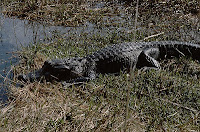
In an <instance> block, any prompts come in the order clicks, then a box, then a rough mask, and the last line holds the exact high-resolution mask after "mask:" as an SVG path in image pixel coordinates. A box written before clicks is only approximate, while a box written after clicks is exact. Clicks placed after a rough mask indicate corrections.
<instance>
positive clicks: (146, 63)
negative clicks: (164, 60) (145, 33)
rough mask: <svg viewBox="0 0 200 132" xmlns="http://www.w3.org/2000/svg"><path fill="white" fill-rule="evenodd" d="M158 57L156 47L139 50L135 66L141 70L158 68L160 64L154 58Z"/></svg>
mask: <svg viewBox="0 0 200 132" xmlns="http://www.w3.org/2000/svg"><path fill="white" fill-rule="evenodd" d="M158 57H159V49H158V48H149V49H146V50H144V51H142V52H141V54H140V55H139V57H138V62H137V65H136V68H138V69H141V70H142V71H146V70H150V69H156V70H159V69H160V64H159V62H158V61H157V60H156V59H158Z"/></svg>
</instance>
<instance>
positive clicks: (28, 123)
mask: <svg viewBox="0 0 200 132" xmlns="http://www.w3.org/2000/svg"><path fill="white" fill-rule="evenodd" d="M7 2H8V1H7ZM43 2H46V3H43V4H41V3H42V1H38V3H37V4H36V3H34V1H33V3H32V4H31V3H29V2H26V1H21V2H19V3H18V2H13V1H10V2H8V3H5V4H6V5H7V7H6V8H5V11H4V12H5V14H7V15H11V16H12V15H14V16H18V17H19V18H23V19H24V18H26V19H29V20H34V21H38V20H39V21H41V20H42V21H43V20H44V21H46V22H47V23H49V22H48V21H51V23H49V24H56V25H60V22H61V23H64V24H61V25H67V26H78V27H76V28H72V29H70V30H69V32H67V33H66V34H62V35H59V34H55V35H54V36H53V37H52V38H49V39H52V41H53V42H52V43H50V44H43V43H40V44H36V45H31V46H29V47H25V48H24V50H22V51H21V52H20V63H19V65H17V66H15V68H14V71H15V74H16V75H17V74H19V73H27V72H29V71H32V70H33V69H38V68H40V67H41V66H42V64H43V62H44V61H45V60H46V59H53V58H64V57H74V56H84V55H86V54H88V53H91V52H93V51H96V50H98V49H100V48H102V47H105V46H106V45H110V44H114V43H121V42H128V41H133V40H134V35H136V36H135V38H136V40H137V41H154V40H158V41H159V40H179V41H191V42H195V43H199V36H198V35H199V18H198V17H199V7H198V6H199V3H198V2H196V1H192V2H188V1H176V2H165V1H157V2H147V1H143V2H140V4H139V16H138V24H137V26H136V28H137V31H136V32H135V30H134V29H135V28H134V22H135V15H134V14H135V3H132V6H131V5H127V4H125V5H124V4H120V3H116V2H110V3H108V2H107V4H103V5H102V6H96V4H97V5H98V2H99V1H96V2H86V1H83V2H81V3H78V2H76V1H65V2H64V4H66V5H63V1H58V2H57V3H56V2H54V3H53V1H48V0H46V1H43ZM50 2H52V3H50ZM59 2H62V3H59ZM73 2H74V3H75V4H72V3H73ZM92 3H93V5H92ZM90 4H91V6H88V5H90ZM30 5H37V6H36V7H37V8H36V7H35V8H30V7H29V6H30ZM52 5H54V6H52ZM61 5H62V7H63V8H61ZM68 5H71V6H73V7H74V8H72V9H73V10H72V11H69V10H71V8H69V7H68ZM84 6H85V9H84V10H82V8H83V7H84ZM17 7H20V8H17ZM33 7H34V6H33ZM45 7H46V8H45ZM47 7H48V8H47ZM113 7H115V8H113ZM26 8H30V9H31V11H29V10H30V9H29V10H28V11H24V9H26ZM52 8H53V9H52ZM111 8H112V9H111ZM57 9H60V11H59V13H58V14H59V15H60V14H61V15H62V14H66V13H67V15H66V16H65V17H66V19H71V17H73V18H74V14H76V17H80V19H82V20H83V21H82V23H79V22H75V21H77V19H73V20H75V21H72V25H71V24H70V23H68V22H67V21H66V20H65V18H62V17H60V16H56V15H55V16H54V15H52V16H51V15H49V14H48V13H49V12H50V11H49V10H51V11H52V12H53V11H55V10H57ZM61 9H62V10H61ZM75 9H76V10H75ZM79 9H81V10H82V11H80V10H79ZM86 10H87V11H86ZM114 10H115V11H116V12H114ZM38 11H40V12H44V14H43V16H44V17H42V16H39V15H38V14H40V13H39V12H38ZM67 11H68V12H67ZM13 12H15V13H16V12H17V13H16V14H14V13H13ZM21 12H22V13H21ZM23 12H25V13H23ZM52 12H50V14H54V13H52ZM88 12H89V13H91V14H87V13H88ZM45 13H47V14H45ZM68 13H69V14H68ZM70 13H72V14H70ZM79 13H80V14H79ZM85 13H86V14H85ZM92 13H94V14H92ZM95 13H96V14H95ZM24 14H25V15H24ZM34 14H37V15H36V16H37V17H36V18H31V16H34ZM79 15H80V16H79ZM85 15H86V16H87V15H88V16H89V17H85ZM93 15H94V16H93ZM23 16H25V17H23ZM27 16H28V17H27ZM46 16H48V18H46ZM83 16H84V18H82V17H83ZM54 17H55V19H54ZM58 18H62V20H60V19H58ZM99 18H100V19H99ZM111 18H113V19H111ZM92 19H94V20H92ZM56 20H58V21H56ZM77 23H78V24H77ZM88 23H90V24H88ZM73 24H75V25H73ZM81 25H83V26H81ZM91 25H92V26H91ZM161 66H162V69H161V70H160V71H149V72H140V71H138V70H136V71H134V72H133V73H132V74H131V75H127V74H126V73H120V75H119V76H114V75H105V76H103V75H101V76H100V77H99V78H98V79H97V80H95V81H91V82H88V83H86V84H84V85H81V86H74V85H72V86H71V87H63V86H62V85H61V83H59V82H54V83H49V82H45V83H40V82H34V83H28V84H24V88H16V87H15V86H14V84H15V83H13V84H12V85H11V86H10V89H11V91H12V100H11V103H10V104H9V105H8V106H7V107H5V108H3V109H1V113H0V127H1V130H3V131H124V130H127V131H133V130H134V131H199V130H200V125H199V123H200V115H199V111H200V83H199V82H200V76H199V71H200V65H199V63H198V62H196V61H194V60H191V59H190V58H184V57H183V58H179V59H171V60H163V61H161ZM17 81H18V80H15V79H14V82H17Z"/></svg>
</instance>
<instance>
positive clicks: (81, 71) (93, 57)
mask: <svg viewBox="0 0 200 132" xmlns="http://www.w3.org/2000/svg"><path fill="white" fill-rule="evenodd" d="M181 56H186V57H191V58H193V59H195V60H198V61H199V60H200V45H198V44H193V43H189V42H178V41H153V42H126V43H121V44H113V45H110V46H107V47H105V48H103V49H101V50H99V51H96V52H94V53H92V54H89V55H87V56H85V57H74V58H66V59H54V60H47V61H45V62H44V65H43V66H42V68H41V69H39V70H35V71H34V72H30V73H28V74H26V75H24V74H23V75H19V76H18V79H19V80H22V81H24V82H27V81H31V82H33V81H34V80H37V81H38V80H42V78H43V79H45V80H46V81H53V80H56V81H66V82H67V83H73V82H86V81H90V80H94V79H95V78H96V77H98V75H99V74H106V73H119V72H120V71H126V72H130V71H131V70H134V69H135V68H137V69H144V70H148V69H160V64H159V62H158V61H159V60H162V59H166V58H173V57H181Z"/></svg>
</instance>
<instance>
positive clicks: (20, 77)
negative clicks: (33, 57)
mask: <svg viewBox="0 0 200 132" xmlns="http://www.w3.org/2000/svg"><path fill="white" fill-rule="evenodd" d="M17 79H18V80H20V81H24V82H27V79H26V75H24V74H22V75H18V77H17Z"/></svg>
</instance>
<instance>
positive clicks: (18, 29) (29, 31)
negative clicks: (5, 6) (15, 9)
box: [0, 14, 65, 102]
mask: <svg viewBox="0 0 200 132" xmlns="http://www.w3.org/2000/svg"><path fill="white" fill-rule="evenodd" d="M58 31H59V32H64V31H65V28H63V27H57V26H46V25H43V24H40V23H37V22H30V21H27V20H20V19H17V18H15V17H14V18H8V17H5V16H3V15H2V14H0V102H5V101H6V100H7V96H6V86H7V85H8V83H7V82H8V81H5V77H6V76H9V74H8V73H10V72H9V71H10V69H11V65H14V64H15V63H16V62H17V60H16V58H14V57H13V52H15V51H17V50H20V48H21V47H22V46H27V45H29V44H35V43H37V42H39V41H47V40H45V38H46V37H51V35H52V33H53V32H58Z"/></svg>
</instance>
